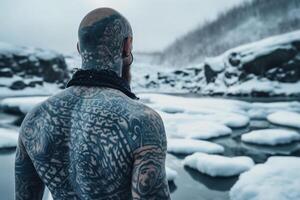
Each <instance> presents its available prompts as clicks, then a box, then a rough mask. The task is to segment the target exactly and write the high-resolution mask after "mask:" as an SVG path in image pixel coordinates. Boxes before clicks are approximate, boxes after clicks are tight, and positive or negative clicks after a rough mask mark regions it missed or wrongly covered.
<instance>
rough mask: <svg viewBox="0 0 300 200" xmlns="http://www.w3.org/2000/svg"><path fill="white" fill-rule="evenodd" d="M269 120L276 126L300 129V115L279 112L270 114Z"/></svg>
mask: <svg viewBox="0 0 300 200" xmlns="http://www.w3.org/2000/svg"><path fill="white" fill-rule="evenodd" d="M267 119H268V120H269V121H270V122H271V123H274V124H278V125H283V126H290V127H295V128H300V114H299V113H295V112H288V111H278V112H275V113H272V114H270V115H269V116H268V117H267Z"/></svg>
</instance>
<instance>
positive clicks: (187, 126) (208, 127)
mask: <svg viewBox="0 0 300 200" xmlns="http://www.w3.org/2000/svg"><path fill="white" fill-rule="evenodd" d="M176 129H177V131H176V132H175V133H174V134H173V136H177V137H180V138H193V139H210V138H215V137H220V136H226V135H230V134H231V133H232V130H231V129H230V128H229V127H227V126H225V125H222V124H219V123H216V122H211V121H199V122H197V123H195V122H193V121H186V122H181V123H178V125H177V127H176Z"/></svg>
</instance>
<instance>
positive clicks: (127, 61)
mask: <svg viewBox="0 0 300 200" xmlns="http://www.w3.org/2000/svg"><path fill="white" fill-rule="evenodd" d="M132 62H133V55H132V53H130V56H129V57H124V58H123V66H122V78H123V79H125V80H126V81H127V82H128V84H129V85H130V83H131V67H130V66H131V64H132Z"/></svg>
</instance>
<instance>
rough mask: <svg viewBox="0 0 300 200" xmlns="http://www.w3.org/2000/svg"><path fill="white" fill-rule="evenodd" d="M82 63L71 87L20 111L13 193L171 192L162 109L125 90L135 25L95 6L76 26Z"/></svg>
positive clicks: (108, 195)
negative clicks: (161, 116)
mask: <svg viewBox="0 0 300 200" xmlns="http://www.w3.org/2000/svg"><path fill="white" fill-rule="evenodd" d="M78 50H79V52H80V54H81V56H82V69H81V70H79V71H77V72H76V73H75V74H74V76H73V78H72V80H70V82H69V83H68V88H67V89H65V90H64V91H62V92H60V93H59V94H57V95H54V96H52V97H50V98H49V99H48V100H47V101H45V102H43V103H41V104H40V105H39V106H37V107H36V108H35V109H33V110H32V111H31V112H30V113H28V114H27V116H26V118H25V119H24V121H23V123H22V126H21V129H20V137H19V144H18V147H17V155H16V163H15V183H16V199H17V200H25V199H26V200H27V199H28V200H35V199H42V196H43V191H44V186H47V187H48V189H49V190H50V192H51V194H52V196H53V198H54V199H55V200H56V199H57V200H60V199H63V200H65V199H105V200H106V199H107V200H109V199H124V200H125V199H126V200H127V199H135V200H138V199H145V200H151V199H159V200H164V199H170V197H169V189H168V183H167V180H166V173H165V157H166V136H165V131H164V126H163V122H162V120H161V118H160V116H159V115H158V114H157V113H156V112H155V111H153V110H152V109H150V108H148V107H146V106H145V105H143V104H141V103H139V102H138V101H137V100H136V99H137V98H136V96H135V95H134V94H133V93H132V92H131V91H130V87H129V82H130V65H131V63H132V60H133V58H132V54H131V50H132V30H131V27H130V24H129V23H128V21H127V20H126V19H125V18H124V17H123V16H122V15H121V14H119V13H118V12H116V11H115V10H112V9H109V8H100V9H97V10H94V11H92V12H91V13H89V14H88V15H87V16H86V17H85V18H84V19H83V20H82V22H81V24H80V27H79V44H78Z"/></svg>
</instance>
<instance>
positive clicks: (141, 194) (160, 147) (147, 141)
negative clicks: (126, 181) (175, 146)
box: [132, 113, 170, 200]
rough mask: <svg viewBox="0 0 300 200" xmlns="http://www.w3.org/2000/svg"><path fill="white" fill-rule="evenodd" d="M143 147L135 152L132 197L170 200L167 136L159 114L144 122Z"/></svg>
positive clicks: (138, 199)
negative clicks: (166, 162)
mask: <svg viewBox="0 0 300 200" xmlns="http://www.w3.org/2000/svg"><path fill="white" fill-rule="evenodd" d="M142 124H144V126H145V127H142V128H143V129H142V130H143V131H142V132H143V133H142V134H143V135H142V136H141V137H142V145H141V146H140V148H138V149H137V150H136V151H135V152H134V165H133V172H132V197H133V199H134V200H169V199H170V193H169V187H168V181H167V177H166V169H165V160H166V147H167V146H166V135H165V130H164V126H163V122H162V120H161V118H160V116H159V115H158V114H157V113H151V114H150V115H149V114H148V117H147V119H146V120H145V121H144V123H142Z"/></svg>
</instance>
